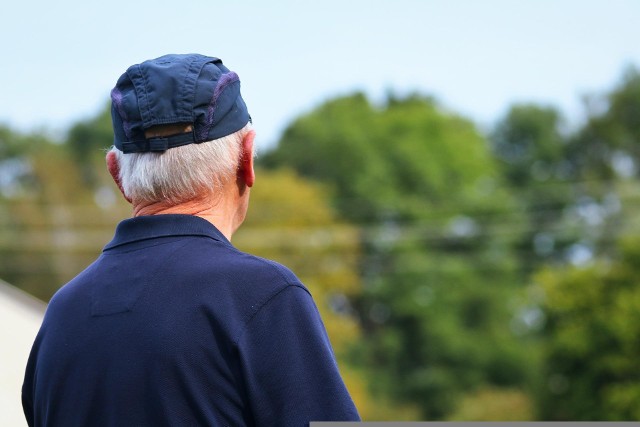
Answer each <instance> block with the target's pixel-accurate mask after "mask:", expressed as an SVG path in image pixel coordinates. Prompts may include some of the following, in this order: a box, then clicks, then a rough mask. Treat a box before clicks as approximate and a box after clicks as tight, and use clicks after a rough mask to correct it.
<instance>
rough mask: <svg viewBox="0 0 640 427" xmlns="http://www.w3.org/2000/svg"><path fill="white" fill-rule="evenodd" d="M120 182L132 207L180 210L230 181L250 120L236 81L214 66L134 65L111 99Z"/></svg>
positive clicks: (184, 61) (189, 61)
mask: <svg viewBox="0 0 640 427" xmlns="http://www.w3.org/2000/svg"><path fill="white" fill-rule="evenodd" d="M111 100H112V108H111V115H112V120H113V130H114V147H113V148H112V151H113V152H114V153H115V155H116V158H117V161H118V165H119V170H120V182H121V184H122V189H123V191H124V193H125V195H126V196H127V197H128V198H129V199H131V200H133V201H134V202H137V203H140V202H144V203H149V202H159V201H162V202H165V203H168V204H179V203H182V202H185V201H188V200H191V199H194V198H197V197H198V196H199V195H201V194H202V192H203V191H211V190H215V188H220V187H222V186H223V185H225V184H226V183H227V182H228V181H229V180H230V179H232V178H233V177H234V176H235V170H236V167H237V164H238V159H239V158H240V157H241V155H242V149H241V144H242V140H243V137H244V136H245V135H246V133H247V132H248V131H249V128H250V121H251V118H250V116H249V113H248V111H247V107H246V105H245V103H244V100H243V99H242V97H241V95H240V80H239V78H238V75H237V74H236V73H234V72H233V71H230V70H229V69H227V68H226V67H225V66H224V65H223V64H222V61H221V60H220V59H218V58H213V57H207V56H203V55H197V54H188V55H166V56H162V57H160V58H157V59H153V60H149V61H145V62H143V63H141V64H136V65H133V66H131V67H129V68H128V69H127V71H126V72H125V73H124V74H123V75H122V76H121V77H120V78H119V79H118V82H117V84H116V86H115V87H114V89H113V90H112V92H111Z"/></svg>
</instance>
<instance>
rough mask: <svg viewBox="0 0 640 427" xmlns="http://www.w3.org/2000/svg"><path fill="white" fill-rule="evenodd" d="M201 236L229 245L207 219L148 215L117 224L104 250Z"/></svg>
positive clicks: (172, 215)
mask: <svg viewBox="0 0 640 427" xmlns="http://www.w3.org/2000/svg"><path fill="white" fill-rule="evenodd" d="M175 236H203V237H209V238H212V239H214V240H218V241H220V242H223V243H226V244H228V245H231V242H229V240H227V238H226V237H224V235H223V234H222V233H221V232H220V231H219V230H218V229H217V228H216V227H215V226H214V225H213V224H211V223H210V222H209V221H207V220H205V219H203V218H200V217H197V216H192V215H176V214H167V215H149V216H138V217H135V218H129V219H125V220H124V221H122V222H120V224H118V227H117V228H116V233H115V236H114V237H113V240H111V242H109V243H108V244H107V245H106V246H105V247H104V250H108V249H112V248H115V247H116V246H120V245H125V244H127V243H133V242H138V241H141V240H148V239H155V238H158V237H175Z"/></svg>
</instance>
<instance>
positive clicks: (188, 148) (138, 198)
mask: <svg viewBox="0 0 640 427" xmlns="http://www.w3.org/2000/svg"><path fill="white" fill-rule="evenodd" d="M250 130H251V125H250V124H247V125H246V126H245V127H244V128H242V129H240V130H239V131H237V132H235V133H232V134H230V135H227V136H224V137H222V138H219V139H215V140H212V141H208V142H203V143H201V144H188V145H183V146H181V147H174V148H171V149H169V150H167V151H164V152H161V153H157V152H144V153H127V154H124V153H123V152H122V151H120V150H118V149H117V148H115V147H112V148H111V151H113V152H115V154H116V158H117V161H118V165H119V166H120V182H121V184H122V189H123V191H124V194H125V195H126V196H127V197H128V198H129V199H131V200H133V202H134V203H141V202H147V203H155V202H160V201H162V202H164V203H169V204H170V205H177V204H180V203H184V202H186V201H188V200H194V199H197V198H199V197H201V196H203V195H205V194H207V193H209V192H212V191H213V192H214V194H215V193H217V192H219V190H220V189H222V187H223V186H224V185H225V184H227V183H228V182H229V181H230V180H232V179H234V178H235V177H236V171H237V168H238V165H239V162H240V157H241V155H242V140H243V139H244V137H245V135H246V134H247V133H248V132H249V131H250Z"/></svg>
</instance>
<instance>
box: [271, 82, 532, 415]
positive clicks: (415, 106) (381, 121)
mask: <svg viewBox="0 0 640 427" xmlns="http://www.w3.org/2000/svg"><path fill="white" fill-rule="evenodd" d="M261 161H262V163H263V164H264V165H265V166H267V167H282V166H287V167H290V168H294V169H295V170H296V171H297V172H298V173H299V174H301V175H303V176H306V177H309V178H313V179H316V180H319V181H322V182H324V183H326V184H327V185H329V186H330V188H331V189H332V191H333V194H334V200H335V204H336V206H337V208H338V209H339V211H340V212H341V214H342V215H344V216H345V217H346V218H348V219H349V220H351V221H352V223H353V224H355V225H357V226H358V227H359V229H360V231H361V248H362V249H361V251H362V253H363V256H362V261H361V263H360V275H361V276H362V278H363V282H364V288H363V292H362V294H361V295H356V296H354V298H353V299H352V301H353V304H354V308H355V310H356V312H357V313H358V315H359V319H360V323H361V325H362V327H363V332H364V340H363V344H362V345H359V346H356V347H357V348H356V349H355V350H354V358H356V359H358V360H364V361H366V363H367V364H368V365H367V369H369V370H370V371H371V372H375V373H376V376H377V380H376V383H377V385H378V389H377V391H378V392H382V391H387V392H389V391H390V392H391V393H392V394H393V395H395V397H396V398H397V399H398V400H400V401H406V402H413V403H415V404H416V405H418V406H419V407H420V408H421V410H422V417H424V418H427V419H439V418H443V417H445V416H446V415H447V414H449V413H450V412H451V411H453V410H454V408H455V406H456V402H457V401H458V399H459V398H460V397H461V396H462V395H464V394H466V393H467V392H469V391H472V390H473V389H475V388H476V387H479V386H480V385H483V384H491V385H495V386H499V387H511V386H523V385H524V384H525V383H526V381H527V378H528V368H529V366H528V365H527V364H526V363H525V355H524V351H526V350H524V347H522V346H520V345H518V341H517V338H516V337H515V336H514V334H513V333H512V331H511V330H510V329H509V325H510V321H511V319H512V316H513V313H512V310H511V308H510V307H509V301H511V300H513V299H514V298H515V296H516V294H517V293H518V292H519V290H520V286H518V283H517V279H516V274H515V273H516V267H517V263H516V262H515V258H514V257H513V255H512V254H511V252H510V250H509V249H510V245H511V242H512V240H513V236H511V233H510V230H509V224H510V222H513V221H515V222H518V221H519V220H518V218H517V217H518V213H517V212H515V209H513V208H514V204H513V200H512V198H511V197H510V196H509V194H508V193H507V192H506V191H505V189H504V186H503V185H502V184H501V180H500V176H499V174H498V170H497V168H496V167H495V164H494V162H493V159H492V158H491V153H490V151H489V147H488V144H487V142H486V141H485V140H484V139H483V138H482V137H481V136H480V135H479V133H478V132H477V130H476V129H475V127H474V126H473V124H472V123H470V122H469V121H468V120H465V119H464V118H461V117H459V116H457V115H455V114H452V113H447V112H443V111H442V110H441V109H440V108H439V107H438V105H437V103H436V102H435V101H434V100H433V99H430V98H427V97H422V96H418V95H412V96H409V97H406V98H403V99H400V98H396V97H393V96H391V97H390V98H389V99H388V100H387V102H386V104H385V105H382V106H373V105H371V104H370V103H369V101H368V100H367V99H366V97H364V96H363V95H362V94H355V95H352V96H347V97H343V98H338V99H334V100H331V101H329V102H327V103H325V104H323V105H321V106H320V107H318V108H317V109H315V110H314V111H312V112H310V113H308V114H306V115H303V116H302V117H300V118H298V119H296V120H295V121H294V122H293V123H292V124H291V125H290V126H289V127H288V128H287V129H286V130H285V132H284V135H283V137H282V139H281V141H280V143H279V145H278V146H277V147H276V148H275V149H274V150H273V151H272V152H270V153H267V154H266V155H265V156H263V158H262V159H261ZM501 230H502V232H500V231H501Z"/></svg>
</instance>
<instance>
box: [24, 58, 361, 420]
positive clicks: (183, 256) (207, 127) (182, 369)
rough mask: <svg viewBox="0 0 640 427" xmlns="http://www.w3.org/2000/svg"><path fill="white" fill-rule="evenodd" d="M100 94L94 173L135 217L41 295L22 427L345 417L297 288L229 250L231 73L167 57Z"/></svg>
mask: <svg viewBox="0 0 640 427" xmlns="http://www.w3.org/2000/svg"><path fill="white" fill-rule="evenodd" d="M111 98H112V118H113V128H114V145H115V147H114V148H112V149H111V151H110V152H109V153H108V154H107V166H108V169H109V171H110V173H111V175H112V176H113V178H114V180H115V182H116V184H117V185H118V187H119V188H120V190H121V191H122V193H123V195H124V197H125V198H126V199H127V200H128V201H130V202H131V204H132V206H133V214H134V217H133V218H131V219H127V220H124V221H122V222H121V223H120V224H119V225H118V227H117V230H116V233H115V237H114V238H113V240H112V241H111V243H109V244H108V245H107V246H106V247H105V248H104V251H103V253H102V254H101V255H100V257H99V258H98V259H97V260H96V261H95V262H94V263H93V264H92V265H90V266H89V267H88V268H87V269H86V270H85V271H83V272H82V273H80V275H78V276H77V277H76V278H75V279H73V280H72V281H71V282H69V283H68V284H67V285H65V286H64V287H63V288H62V289H60V290H59V291H58V292H57V293H56V295H55V296H54V297H53V298H52V300H51V302H50V304H49V307H48V309H47V313H46V315H45V318H44V321H43V324H42V327H41V329H40V332H39V334H38V336H37V338H36V340H35V343H34V346H33V349H32V352H31V356H30V358H29V361H28V366H27V370H26V376H25V382H24V385H23V390H22V399H23V406H24V411H25V414H26V418H27V421H28V423H29V425H31V426H65V427H66V426H103V425H110V426H164V425H166V426H200V425H203V426H205V425H206V426H209V425H211V426H223V425H224V426H227V425H229V426H243V425H262V426H289V425H291V426H298V425H306V424H307V423H308V422H309V421H312V420H357V419H358V414H357V411H356V408H355V407H354V405H353V402H352V400H351V398H350V397H349V394H348V392H347V390H346V388H345V386H344V383H343V382H342V379H341V378H340V375H339V372H338V368H337V366H336V362H335V358H334V356H333V353H332V350H331V347H330V344H329V340H328V338H327V335H326V332H325V330H324V327H323V325H322V321H321V319H320V317H319V314H318V311H317V309H316V306H315V305H314V302H313V300H312V298H311V296H310V294H309V292H308V291H307V289H306V288H305V287H304V286H303V285H302V284H301V283H300V281H299V280H298V279H297V278H296V276H295V275H294V274H293V273H292V272H291V271H289V270H288V269H287V268H285V267H283V266H281V265H279V264H277V263H275V262H272V261H268V260H264V259H261V258H257V257H254V256H251V255H248V254H245V253H242V252H240V251H238V250H237V249H235V248H234V247H233V246H232V245H231V243H230V239H231V236H232V235H233V233H234V232H235V231H236V230H237V228H238V227H239V226H240V224H241V223H242V222H243V220H244V217H245V213H246V211H247V207H248V202H249V192H250V188H251V187H252V186H253V184H254V181H255V175H254V170H253V157H254V148H253V140H254V136H255V133H254V131H253V130H252V129H251V126H250V121H251V120H250V117H249V113H248V111H247V108H246V105H245V103H244V101H243V99H242V97H241V96H240V81H239V79H238V76H237V75H236V74H235V73H234V72H231V71H229V70H228V69H227V68H226V67H225V66H224V65H223V64H222V61H220V60H219V59H217V58H211V57H206V56H202V55H195V54H194V55H167V56H163V57H161V58H157V59H155V60H151V61H146V62H143V63H141V64H138V65H134V66H132V67H130V68H129V69H128V70H127V71H126V73H125V74H123V75H122V76H121V77H120V79H119V80H118V82H117V84H116V86H115V88H114V89H113V91H112V92H111Z"/></svg>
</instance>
